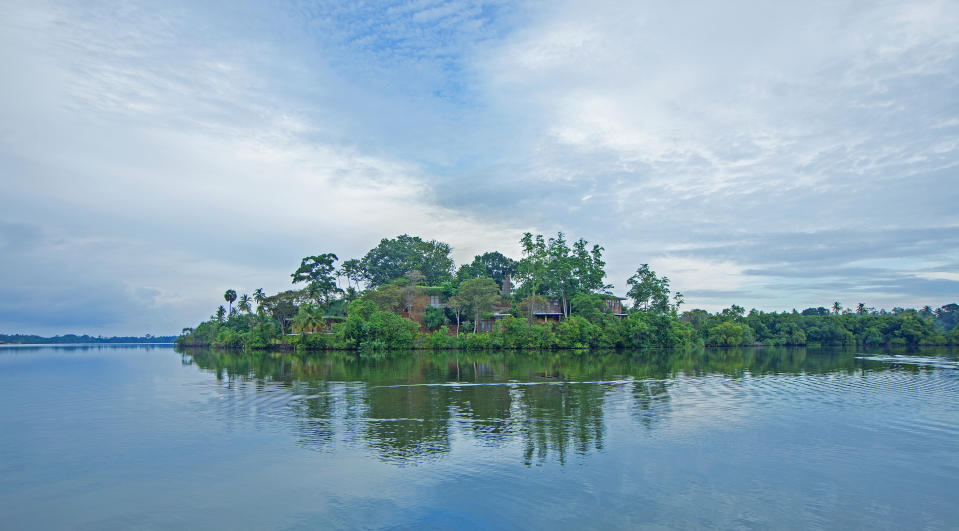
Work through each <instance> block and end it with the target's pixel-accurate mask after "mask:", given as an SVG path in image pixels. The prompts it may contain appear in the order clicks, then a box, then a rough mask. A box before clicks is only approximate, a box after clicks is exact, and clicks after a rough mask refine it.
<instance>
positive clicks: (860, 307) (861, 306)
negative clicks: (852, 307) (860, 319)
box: [856, 302, 866, 315]
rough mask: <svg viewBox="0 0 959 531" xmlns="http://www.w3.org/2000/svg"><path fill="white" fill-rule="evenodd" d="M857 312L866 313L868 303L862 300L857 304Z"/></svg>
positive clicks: (859, 313)
mask: <svg viewBox="0 0 959 531" xmlns="http://www.w3.org/2000/svg"><path fill="white" fill-rule="evenodd" d="M856 314H858V315H866V305H865V304H863V303H861V302H860V303H859V304H857V305H856Z"/></svg>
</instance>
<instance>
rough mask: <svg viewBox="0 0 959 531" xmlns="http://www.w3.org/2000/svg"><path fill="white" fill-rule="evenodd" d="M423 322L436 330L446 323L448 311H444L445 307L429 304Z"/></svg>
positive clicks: (427, 326)
mask: <svg viewBox="0 0 959 531" xmlns="http://www.w3.org/2000/svg"><path fill="white" fill-rule="evenodd" d="M423 324H425V325H426V328H428V329H430V330H436V329H437V328H439V327H441V326H443V325H445V324H446V312H445V311H443V308H439V307H436V306H427V308H426V314H425V315H424V316H423Z"/></svg>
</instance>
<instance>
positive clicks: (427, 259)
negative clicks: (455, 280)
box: [360, 234, 453, 288]
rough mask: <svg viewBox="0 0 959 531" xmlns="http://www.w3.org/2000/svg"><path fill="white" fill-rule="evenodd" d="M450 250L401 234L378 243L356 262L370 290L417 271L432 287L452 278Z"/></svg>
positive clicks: (445, 246)
mask: <svg viewBox="0 0 959 531" xmlns="http://www.w3.org/2000/svg"><path fill="white" fill-rule="evenodd" d="M452 250H453V249H452V248H451V247H450V246H449V244H446V243H443V242H438V241H436V240H429V241H426V240H423V239H422V238H420V237H419V236H409V235H407V234H402V235H400V236H397V237H396V238H392V239H386V238H384V239H382V240H380V243H379V245H377V246H376V247H374V248H373V249H370V251H369V252H368V253H366V255H365V256H364V257H363V258H362V259H361V260H360V268H361V269H362V272H363V278H364V280H366V282H367V285H368V286H369V287H370V288H378V287H380V286H383V285H385V284H387V283H389V282H391V281H393V280H395V279H397V278H400V277H402V276H403V275H405V274H406V273H407V272H409V271H413V270H417V271H419V272H421V273H422V274H423V276H424V277H425V281H426V283H427V284H428V285H430V286H436V285H439V284H440V283H442V282H443V281H445V280H449V279H450V278H451V277H452V272H453V259H452V258H451V257H450V253H451V252H452Z"/></svg>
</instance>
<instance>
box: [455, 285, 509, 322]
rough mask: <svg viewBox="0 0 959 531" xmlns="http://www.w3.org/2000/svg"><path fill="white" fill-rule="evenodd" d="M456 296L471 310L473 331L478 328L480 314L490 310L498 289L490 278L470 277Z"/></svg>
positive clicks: (497, 296) (497, 295)
mask: <svg viewBox="0 0 959 531" xmlns="http://www.w3.org/2000/svg"><path fill="white" fill-rule="evenodd" d="M456 296H457V297H458V298H459V299H460V300H461V301H462V302H463V305H464V306H467V307H469V308H470V310H472V312H473V332H474V333H475V332H476V331H477V330H478V329H479V328H478V327H479V325H478V321H479V319H480V315H482V314H484V313H487V312H490V311H492V309H493V303H495V302H496V300H497V299H498V298H499V289H498V288H497V287H496V282H494V281H493V279H491V278H471V279H469V280H467V281H465V282H463V283H462V284H460V287H459V289H458V290H457V292H456Z"/></svg>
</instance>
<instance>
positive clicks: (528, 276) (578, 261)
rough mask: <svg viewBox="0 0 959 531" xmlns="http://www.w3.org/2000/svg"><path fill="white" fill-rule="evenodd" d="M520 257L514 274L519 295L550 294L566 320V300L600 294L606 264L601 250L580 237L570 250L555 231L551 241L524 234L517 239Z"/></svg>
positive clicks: (564, 236) (564, 240)
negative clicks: (518, 280)
mask: <svg viewBox="0 0 959 531" xmlns="http://www.w3.org/2000/svg"><path fill="white" fill-rule="evenodd" d="M520 246H521V247H522V249H523V258H522V260H520V262H519V264H518V265H517V273H518V275H519V278H520V280H521V281H522V282H523V286H522V290H521V292H522V294H523V295H529V294H534V295H551V296H554V297H556V298H558V299H559V300H560V302H561V305H562V309H563V315H564V316H566V317H569V301H570V299H571V298H572V297H574V296H575V295H576V294H577V293H591V292H594V291H604V290H606V289H608V288H609V287H610V286H609V285H607V284H604V283H603V279H604V278H605V277H606V271H605V267H606V262H604V261H603V248H602V247H600V246H599V245H593V246H592V247H590V246H589V242H587V241H586V240H584V239H582V238H580V239H579V240H577V241H576V242H574V243H573V246H572V247H570V246H569V244H568V243H567V241H566V235H565V234H563V233H562V232H558V233H557V234H556V237H555V238H549V239H548V240H547V239H545V238H544V237H543V236H542V235H540V234H537V235H536V236H533V234H532V233H529V232H527V233H525V234H524V235H523V238H522V239H520Z"/></svg>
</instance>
